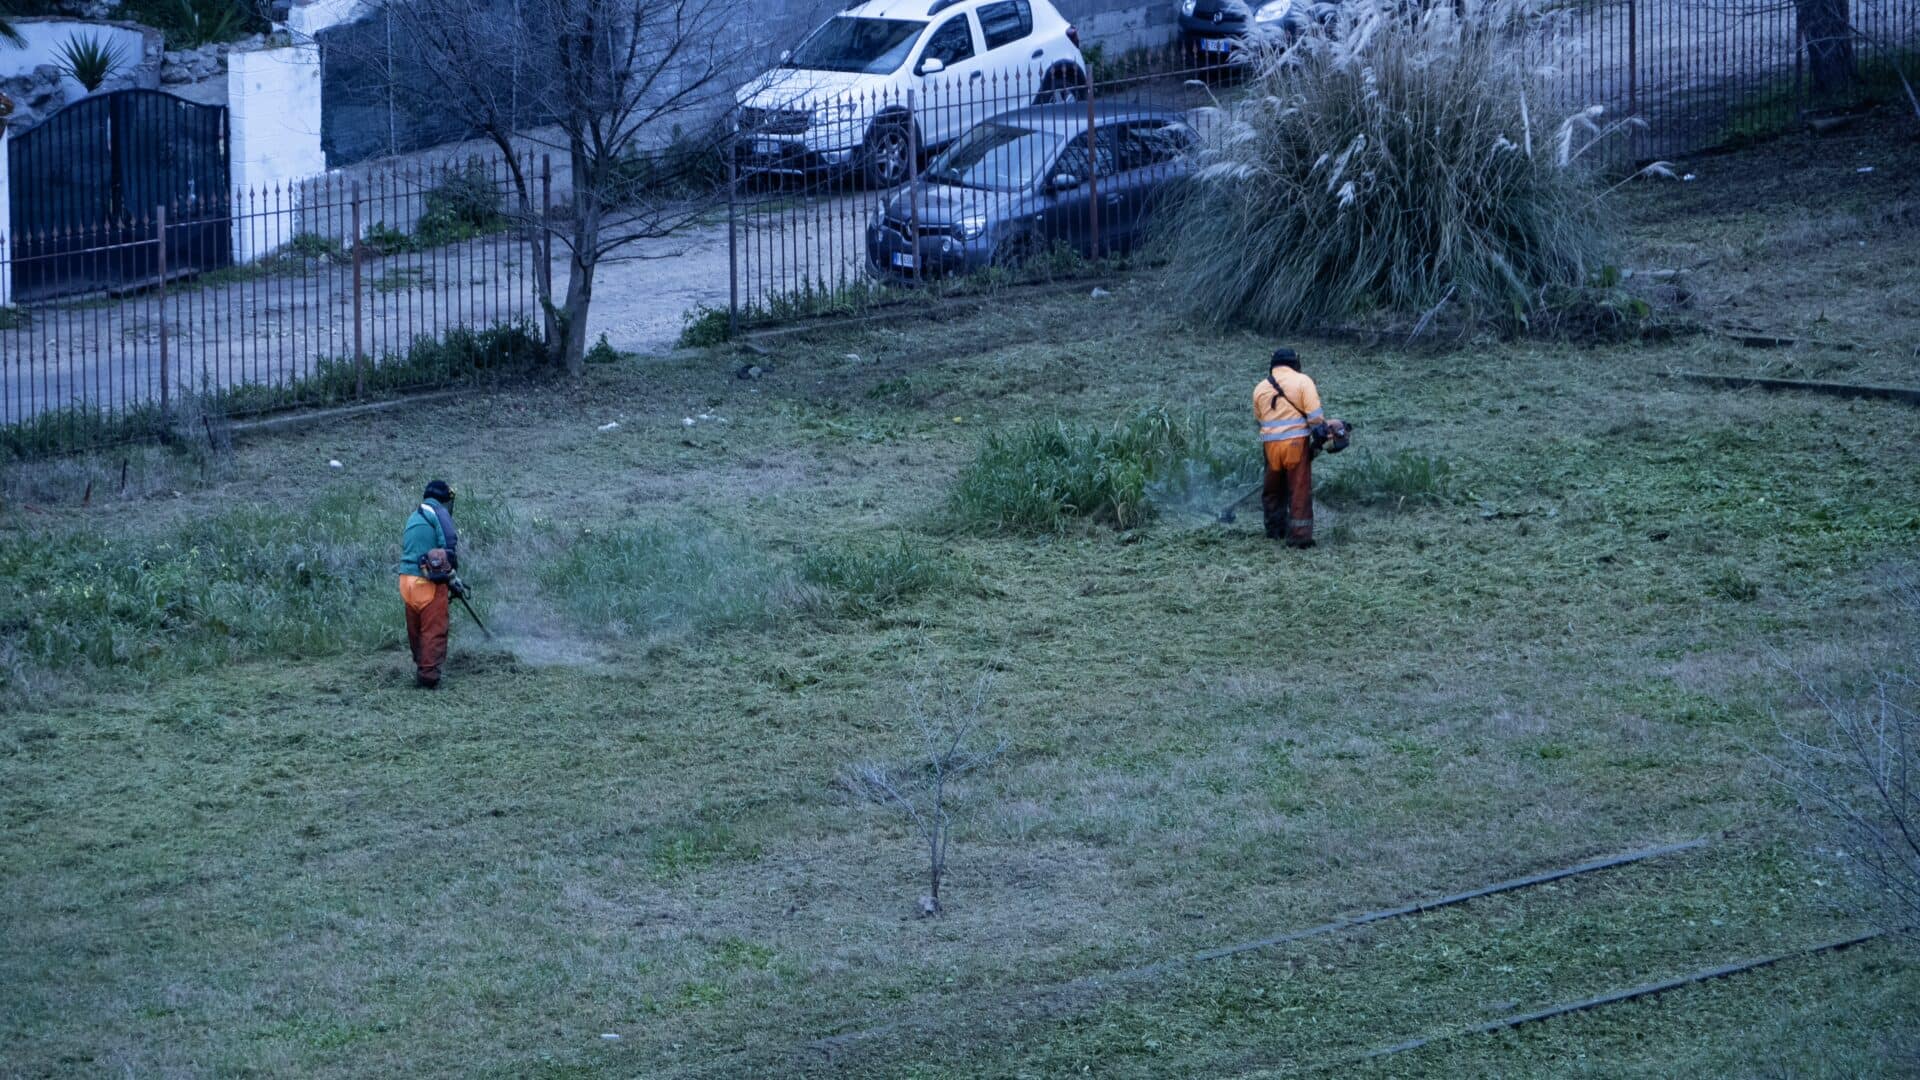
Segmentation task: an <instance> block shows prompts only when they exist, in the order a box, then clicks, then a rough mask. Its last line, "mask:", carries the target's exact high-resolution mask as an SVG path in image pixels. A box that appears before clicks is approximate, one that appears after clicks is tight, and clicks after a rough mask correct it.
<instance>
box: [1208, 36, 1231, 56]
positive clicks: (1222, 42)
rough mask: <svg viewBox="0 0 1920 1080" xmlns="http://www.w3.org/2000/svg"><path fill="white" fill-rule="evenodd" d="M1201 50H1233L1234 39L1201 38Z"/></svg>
mask: <svg viewBox="0 0 1920 1080" xmlns="http://www.w3.org/2000/svg"><path fill="white" fill-rule="evenodd" d="M1200 51H1201V52H1218V53H1223V52H1232V51H1233V41H1232V40H1231V39H1229V38H1201V39H1200Z"/></svg>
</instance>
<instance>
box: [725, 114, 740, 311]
mask: <svg viewBox="0 0 1920 1080" xmlns="http://www.w3.org/2000/svg"><path fill="white" fill-rule="evenodd" d="M734 130H735V134H734V136H733V137H732V138H730V139H728V140H727V340H728V341H732V340H733V339H734V338H737V337H739V336H740V220H739V213H740V211H739V191H740V144H739V139H740V136H739V134H738V131H739V124H738V123H736V124H735V125H734Z"/></svg>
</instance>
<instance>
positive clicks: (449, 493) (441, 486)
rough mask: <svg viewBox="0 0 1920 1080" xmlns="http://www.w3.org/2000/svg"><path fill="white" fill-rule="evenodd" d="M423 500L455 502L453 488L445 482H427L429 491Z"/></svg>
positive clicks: (423, 496)
mask: <svg viewBox="0 0 1920 1080" xmlns="http://www.w3.org/2000/svg"><path fill="white" fill-rule="evenodd" d="M421 498H425V499H433V500H434V501H436V502H442V503H450V502H452V501H453V486H452V485H451V484H448V483H447V482H446V481H445V480H430V481H428V482H427V490H426V492H425V493H424V494H423V495H422V496H421Z"/></svg>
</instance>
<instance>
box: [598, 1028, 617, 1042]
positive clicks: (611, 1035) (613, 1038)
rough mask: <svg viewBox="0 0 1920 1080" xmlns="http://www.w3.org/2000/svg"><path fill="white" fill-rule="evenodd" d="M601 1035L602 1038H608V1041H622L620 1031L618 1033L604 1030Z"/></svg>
mask: <svg viewBox="0 0 1920 1080" xmlns="http://www.w3.org/2000/svg"><path fill="white" fill-rule="evenodd" d="M600 1037H601V1038H603V1039H605V1040H607V1041H608V1042H619V1041H620V1036H619V1034H618V1033H616V1032H612V1031H603V1032H601V1033H600Z"/></svg>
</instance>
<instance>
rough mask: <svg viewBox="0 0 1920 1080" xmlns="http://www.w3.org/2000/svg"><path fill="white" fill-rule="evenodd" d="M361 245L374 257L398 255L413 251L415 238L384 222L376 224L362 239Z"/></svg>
mask: <svg viewBox="0 0 1920 1080" xmlns="http://www.w3.org/2000/svg"><path fill="white" fill-rule="evenodd" d="M360 243H361V244H363V245H364V246H365V247H366V249H367V251H368V253H370V254H373V255H397V254H399V253H400V252H403V251H412V250H413V237H411V236H408V235H407V234H406V233H403V232H401V231H400V230H399V229H396V228H394V227H393V226H391V225H389V224H387V223H386V222H384V221H376V222H374V223H373V225H372V227H370V228H368V229H367V232H366V235H365V236H362V237H361V238H360Z"/></svg>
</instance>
